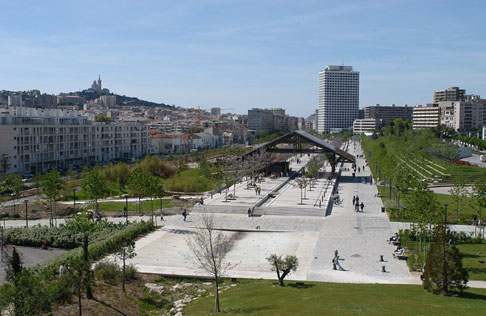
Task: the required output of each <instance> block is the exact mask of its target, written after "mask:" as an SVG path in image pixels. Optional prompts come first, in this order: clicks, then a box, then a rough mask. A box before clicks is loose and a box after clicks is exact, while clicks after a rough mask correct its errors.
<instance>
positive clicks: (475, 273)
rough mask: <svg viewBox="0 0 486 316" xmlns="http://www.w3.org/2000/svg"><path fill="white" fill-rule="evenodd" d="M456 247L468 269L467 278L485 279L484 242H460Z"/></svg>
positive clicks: (485, 250) (485, 259)
mask: <svg viewBox="0 0 486 316" xmlns="http://www.w3.org/2000/svg"><path fill="white" fill-rule="evenodd" d="M457 248H458V249H459V251H460V252H461V253H462V254H463V255H464V257H463V259H462V263H463V265H464V267H465V268H467V269H468V270H469V279H470V280H483V281H486V244H462V245H457ZM479 261H483V262H484V263H481V262H479Z"/></svg>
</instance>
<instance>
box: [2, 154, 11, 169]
mask: <svg viewBox="0 0 486 316" xmlns="http://www.w3.org/2000/svg"><path fill="white" fill-rule="evenodd" d="M10 165H11V164H10V155H9V154H2V157H1V158H0V167H1V168H2V173H3V174H6V173H7V172H8V169H10Z"/></svg>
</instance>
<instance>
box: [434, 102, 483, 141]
mask: <svg viewBox="0 0 486 316" xmlns="http://www.w3.org/2000/svg"><path fill="white" fill-rule="evenodd" d="M438 105H439V107H440V108H441V124H442V125H445V126H447V127H450V128H453V129H455V130H456V131H458V132H477V131H479V130H481V129H482V128H483V126H486V100H485V99H481V98H480V96H478V95H466V96H464V97H463V98H462V100H460V101H440V102H439V103H438Z"/></svg>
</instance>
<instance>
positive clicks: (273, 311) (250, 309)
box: [183, 280, 486, 316]
mask: <svg viewBox="0 0 486 316" xmlns="http://www.w3.org/2000/svg"><path fill="white" fill-rule="evenodd" d="M220 300H221V308H222V314H225V315H248V314H251V315H373V316H374V315H391V314H396V315H451V316H452V315H454V316H455V315H484V304H485V300H486V290H485V289H469V290H467V291H466V292H465V293H464V294H463V295H462V296H460V297H444V296H439V295H434V294H431V293H428V292H425V291H424V290H423V288H422V287H421V286H418V285H378V284H339V283H315V282H305V284H304V285H301V286H298V285H296V283H295V282H287V286H286V287H280V286H277V285H276V282H275V281H268V280H244V281H241V283H240V284H238V286H236V287H234V288H231V289H229V290H227V291H226V292H224V293H222V294H221V297H220ZM213 306H214V297H210V296H208V297H201V298H200V299H198V300H197V301H195V302H191V303H189V304H188V305H187V307H186V308H185V309H184V311H183V313H184V315H213V314H212V313H211V311H212V310H213Z"/></svg>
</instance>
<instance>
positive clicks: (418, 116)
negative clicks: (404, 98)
mask: <svg viewBox="0 0 486 316" xmlns="http://www.w3.org/2000/svg"><path fill="white" fill-rule="evenodd" d="M440 113H441V108H440V107H439V105H437V104H427V106H425V107H423V106H415V107H413V114H412V123H413V129H421V128H433V127H437V126H439V125H440Z"/></svg>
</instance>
